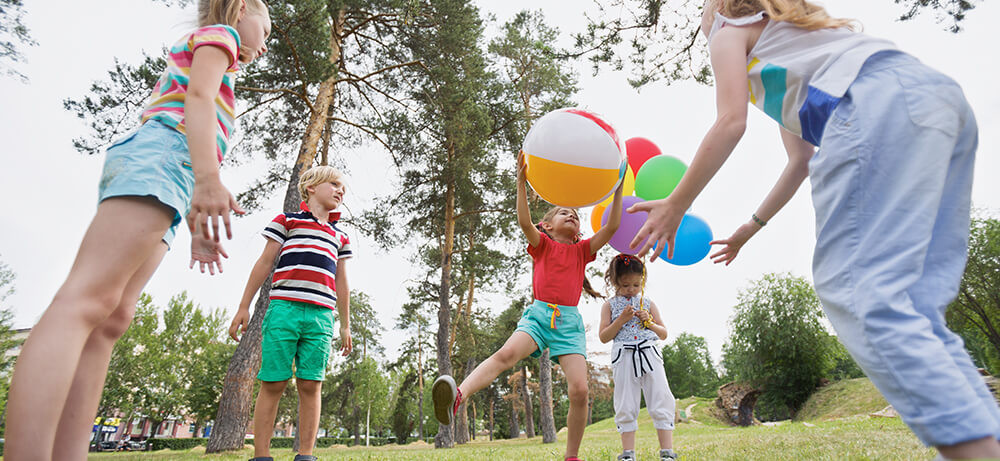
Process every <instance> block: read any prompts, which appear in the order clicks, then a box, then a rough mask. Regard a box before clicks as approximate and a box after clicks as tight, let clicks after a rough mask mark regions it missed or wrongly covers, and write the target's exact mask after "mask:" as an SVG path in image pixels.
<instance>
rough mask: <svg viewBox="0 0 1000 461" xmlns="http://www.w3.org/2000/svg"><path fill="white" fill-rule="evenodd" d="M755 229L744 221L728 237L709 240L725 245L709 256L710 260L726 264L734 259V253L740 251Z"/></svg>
mask: <svg viewBox="0 0 1000 461" xmlns="http://www.w3.org/2000/svg"><path fill="white" fill-rule="evenodd" d="M756 230H757V229H756V228H755V227H754V225H753V224H751V223H745V224H743V225H742V226H740V227H738V228H737V229H736V232H733V235H731V236H729V238H727V239H722V240H712V241H711V242H709V243H710V244H712V245H725V246H724V247H722V249H721V250H719V251H718V252H716V253H715V254H713V255H712V256H711V258H712V262H714V263H715V264H719V263H721V262H724V263H726V265H727V266H728V265H729V263H731V262H733V260H734V259H736V255H738V254H739V253H740V248H743V244H745V243H747V240H750V237H753V234H754V233H756Z"/></svg>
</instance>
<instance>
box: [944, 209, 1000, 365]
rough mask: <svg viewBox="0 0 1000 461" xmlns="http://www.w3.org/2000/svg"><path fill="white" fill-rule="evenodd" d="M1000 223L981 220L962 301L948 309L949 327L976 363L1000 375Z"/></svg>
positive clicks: (960, 292) (972, 239)
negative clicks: (962, 342) (960, 339)
mask: <svg viewBox="0 0 1000 461" xmlns="http://www.w3.org/2000/svg"><path fill="white" fill-rule="evenodd" d="M997 293H1000V220H998V219H996V218H984V217H977V218H974V219H973V220H972V227H971V230H970V235H969V260H968V263H967V264H966V266H965V273H964V274H962V282H961V284H960V285H959V290H958V297H957V298H956V299H955V301H953V302H952V303H951V305H950V306H948V310H947V312H946V314H945V318H946V319H947V322H948V327H949V328H951V329H952V330H953V331H955V332H956V333H958V334H959V335H960V336H961V337H962V339H964V340H965V344H966V347H967V348H968V350H969V352H970V354H971V355H972V358H973V360H974V361H975V362H976V364H978V365H979V366H982V367H985V368H986V369H988V370H989V371H990V372H991V373H993V374H997V373H1000V296H998V295H997Z"/></svg>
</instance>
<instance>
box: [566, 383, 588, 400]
mask: <svg viewBox="0 0 1000 461" xmlns="http://www.w3.org/2000/svg"><path fill="white" fill-rule="evenodd" d="M568 391H569V401H570V402H572V403H577V404H579V403H580V402H586V401H587V395H588V393H589V392H588V389H587V383H586V381H584V382H578V383H577V382H571V383H569V389H568Z"/></svg>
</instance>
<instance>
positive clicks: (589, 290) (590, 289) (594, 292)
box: [535, 206, 604, 298]
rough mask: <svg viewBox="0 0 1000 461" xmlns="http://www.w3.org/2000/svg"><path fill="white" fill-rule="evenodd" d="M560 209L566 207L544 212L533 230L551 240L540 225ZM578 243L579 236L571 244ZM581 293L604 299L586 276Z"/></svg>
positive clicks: (550, 236) (578, 216)
mask: <svg viewBox="0 0 1000 461" xmlns="http://www.w3.org/2000/svg"><path fill="white" fill-rule="evenodd" d="M562 208H566V207H561V206H554V207H552V208H550V209H549V211H546V212H545V215H544V216H542V220H541V221H539V222H538V224H535V228H536V229H538V232H541V233H543V234H545V235H547V236H549V238H552V234H550V233H549V231H547V230H545V227H543V226H542V223H543V222H549V220H550V219H552V217H553V216H555V215H556V213H557V212H558V211H559V210H560V209H562ZM566 209H567V210H572V211H573V213H576V210H575V209H573V208H566ZM576 218H577V221H579V220H580V214H579V213H576ZM579 241H580V236H579V235H577V236H576V237H575V238H574V239H573V243H576V242H579ZM583 292H584V293H587V294H588V295H590V297H591V298H603V297H604V296H602V295H601V293H600V292H598V291H597V290H595V289H594V286H593V285H591V284H590V280H589V279H587V276H586V275H584V276H583Z"/></svg>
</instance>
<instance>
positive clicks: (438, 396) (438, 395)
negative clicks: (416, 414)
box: [431, 375, 458, 426]
mask: <svg viewBox="0 0 1000 461" xmlns="http://www.w3.org/2000/svg"><path fill="white" fill-rule="evenodd" d="M457 397H458V386H456V385H455V380H454V379H452V377H451V376H448V375H441V376H438V378H437V379H435V380H434V385H433V386H431V398H433V399H434V417H436V418H437V420H438V422H440V423H441V424H444V425H445V426H448V425H451V420H452V417H453V416H455V403H456V402H455V400H456V398H457Z"/></svg>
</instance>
